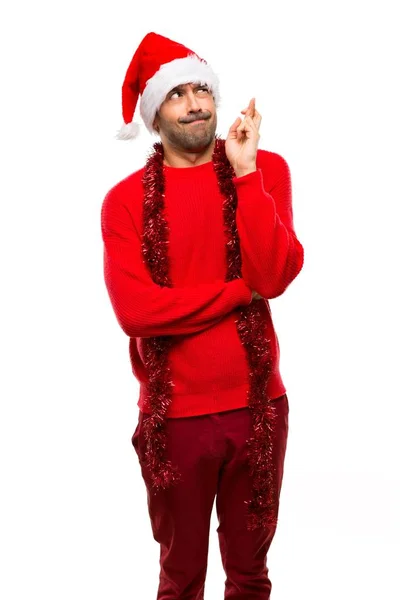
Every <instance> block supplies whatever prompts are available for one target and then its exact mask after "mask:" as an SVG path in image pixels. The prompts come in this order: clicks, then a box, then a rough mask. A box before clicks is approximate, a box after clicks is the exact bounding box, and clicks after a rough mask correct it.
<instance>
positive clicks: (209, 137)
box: [160, 116, 217, 152]
mask: <svg viewBox="0 0 414 600" xmlns="http://www.w3.org/2000/svg"><path fill="white" fill-rule="evenodd" d="M160 126H161V129H162V132H163V134H164V135H165V137H166V138H167V140H168V141H169V143H170V144H171V145H172V146H174V147H175V148H179V149H181V150H186V151H187V152H191V151H194V152H196V151H199V150H203V149H204V148H207V147H208V146H210V144H211V143H212V141H213V140H214V136H215V133H216V128H217V117H216V116H214V117H213V116H211V117H210V118H209V119H207V120H206V122H205V123H201V124H200V125H192V124H191V123H180V124H179V125H178V126H177V125H176V124H175V123H174V124H170V123H168V122H167V121H161V122H160Z"/></svg>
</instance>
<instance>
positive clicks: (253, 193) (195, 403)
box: [101, 32, 304, 600]
mask: <svg viewBox="0 0 414 600" xmlns="http://www.w3.org/2000/svg"><path fill="white" fill-rule="evenodd" d="M139 96H141V102H140V113H141V116H142V118H143V121H144V123H145V125H146V127H147V129H148V130H149V131H150V132H151V133H158V134H159V136H160V138H161V142H157V143H155V144H154V147H153V152H152V154H151V155H150V156H149V157H148V159H147V162H146V165H145V167H143V168H142V169H140V170H139V171H137V172H135V173H133V174H131V175H129V176H128V177H126V178H125V179H123V180H122V181H120V182H119V183H117V184H116V185H115V186H114V187H113V188H112V189H111V190H110V191H109V192H108V194H107V195H106V197H105V199H104V202H103V206H102V214H101V222H102V235H103V241H104V275H105V283H106V286H107V289H108V293H109V297H110V299H111V303H112V306H113V309H114V312H115V315H116V317H117V320H118V322H119V324H120V326H121V327H122V329H123V331H124V332H125V333H126V334H127V335H128V336H129V351H130V359H131V364H132V369H133V373H134V375H135V377H136V378H137V380H138V381H139V383H140V395H139V400H138V407H139V417H138V425H137V427H136V429H135V432H134V434H133V436H132V443H133V445H134V448H135V450H136V453H137V455H138V460H139V463H140V466H141V472H142V476H143V479H144V481H145V484H146V487H147V493H148V509H149V516H150V519H151V526H152V530H153V534H154V539H155V540H156V541H157V542H158V543H159V544H160V551H161V553H160V567H161V569H160V584H159V589H158V596H157V598H158V599H167V598H168V599H172V598H174V599H175V598H176V599H177V600H178V599H184V598H185V599H198V600H201V599H202V598H203V593H204V583H205V575H206V569H207V554H208V542H209V540H208V536H209V528H210V517H211V510H212V506H213V502H214V499H215V498H216V507H217V516H218V520H219V527H218V529H217V531H218V534H219V543H220V551H221V556H222V561H223V567H224V570H225V573H226V575H227V579H226V584H225V594H226V595H225V597H226V598H227V597H228V598H232V599H233V600H235V599H236V598H237V599H240V600H241V599H247V598H249V599H250V598H255V599H257V600H259V599H260V600H264V599H268V598H269V595H270V590H271V582H270V580H269V578H268V569H267V566H266V556H267V551H268V549H269V546H270V543H271V541H272V539H273V537H274V534H275V531H276V524H277V518H278V508H279V496H280V491H281V484H282V477H283V465H284V458H285V451H286V444H287V434H288V412H289V404H288V399H287V395H286V389H285V386H284V384H283V381H282V378H281V375H280V372H279V357H280V353H279V343H278V340H277V336H276V333H275V331H274V327H273V323H272V318H271V312H270V305H269V301H268V300H269V299H270V298H276V297H277V296H279V295H281V294H282V293H283V292H284V290H285V289H286V288H287V286H288V285H289V284H290V283H291V282H292V281H293V280H294V279H295V277H296V276H297V275H298V273H299V272H300V270H301V268H302V265H303V257H304V253H303V247H302V245H301V244H300V242H299V241H298V239H297V237H296V234H295V231H294V227H293V213H292V204H291V183H290V174H289V168H288V166H287V163H286V161H285V160H284V159H283V158H282V157H281V156H280V155H278V154H276V153H273V152H270V151H265V150H259V149H258V142H259V137H260V134H259V128H260V124H261V120H262V118H261V115H260V113H259V112H258V111H257V109H256V105H255V99H254V98H252V99H251V100H250V102H249V105H248V106H247V107H246V108H245V109H244V110H242V111H241V112H242V114H243V115H244V119H243V120H242V119H241V118H240V117H238V118H237V119H236V120H235V121H234V123H233V124H232V126H231V127H230V129H229V132H228V135H227V138H226V140H222V139H221V138H219V136H217V135H216V126H217V108H218V106H219V100H220V95H219V83H218V79H217V77H216V75H215V74H214V72H213V71H212V69H211V67H210V66H209V65H208V64H207V63H206V61H205V60H204V59H201V58H200V57H198V55H196V54H195V53H194V52H192V51H190V50H189V49H188V48H186V47H185V46H183V45H181V44H178V43H177V42H174V41H172V40H170V39H168V38H165V37H163V36H160V35H158V34H156V33H154V32H151V33H149V34H148V35H147V36H145V38H144V39H143V40H142V42H141V44H140V45H139V47H138V49H137V51H136V52H135V54H134V56H133V58H132V61H131V63H130V65H129V67H128V70H127V73H126V76H125V80H124V83H123V88H122V107H123V117H124V125H123V127H122V128H121V130H120V131H119V133H118V137H119V138H120V139H132V138H133V137H135V136H136V135H137V133H138V126H137V124H136V123H134V122H133V121H132V119H133V115H134V110H135V107H136V104H137V101H138V97H139Z"/></svg>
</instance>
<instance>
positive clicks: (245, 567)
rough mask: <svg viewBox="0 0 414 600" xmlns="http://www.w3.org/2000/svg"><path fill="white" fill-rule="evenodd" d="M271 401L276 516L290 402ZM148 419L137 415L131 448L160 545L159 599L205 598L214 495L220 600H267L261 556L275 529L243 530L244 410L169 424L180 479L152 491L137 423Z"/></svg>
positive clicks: (246, 494)
mask: <svg viewBox="0 0 414 600" xmlns="http://www.w3.org/2000/svg"><path fill="white" fill-rule="evenodd" d="M272 402H275V403H277V405H278V407H280V408H279V410H278V412H279V413H280V416H279V417H278V418H277V426H276V430H275V439H274V444H273V447H274V454H273V456H274V462H275V469H276V478H275V485H276V488H277V489H276V498H277V512H278V510H279V497H280V491H281V486H282V478H283V465H284V459H285V452H286V445H287V437H288V413H289V402H288V398H287V395H286V394H284V395H283V396H280V397H279V398H275V399H273V400H272ZM148 416H149V415H147V414H146V413H143V412H141V411H140V412H139V418H138V425H137V427H136V429H135V432H134V434H133V436H132V444H133V446H134V448H135V451H136V453H137V455H138V459H139V463H140V466H141V473H142V476H143V479H144V481H145V485H146V488H147V498H148V510H149V516H150V520H151V527H152V531H153V536H154V539H155V540H156V541H157V542H158V543H159V544H160V567H161V569H160V582H159V588H158V595H157V600H203V598H204V585H205V578H206V572H207V557H208V545H209V533H210V517H211V512H212V508H213V503H214V499H215V498H216V510H217V517H218V522H219V527H218V528H217V533H218V538H219V547H220V553H221V559H222V563H223V568H224V572H225V574H226V581H225V594H224V598H225V600H230V599H232V600H268V599H269V598H270V592H271V588H272V584H271V581H270V579H269V577H268V567H267V552H268V550H269V547H270V544H271V542H272V540H273V537H274V535H275V530H276V527H271V528H265V529H256V530H254V531H249V530H247V527H246V522H247V521H246V517H247V513H246V504H245V502H244V501H245V500H249V499H250V498H251V497H252V496H251V477H250V475H249V470H248V463H247V444H246V441H247V440H248V438H249V437H250V435H251V430H250V425H251V411H250V409H249V408H248V407H246V408H239V409H236V410H229V411H225V412H219V413H213V414H207V415H200V416H195V417H183V418H174V419H167V440H168V442H167V443H168V445H167V450H168V458H169V459H170V460H171V461H172V463H173V464H175V465H177V466H178V468H179V471H180V473H181V475H182V480H181V481H180V482H178V484H177V485H175V486H172V487H171V488H170V489H168V490H161V491H158V492H157V493H156V494H154V492H153V490H152V487H151V485H150V478H149V474H148V472H147V469H146V467H145V465H144V463H143V460H142V459H143V449H144V440H143V435H142V423H143V421H144V420H145V419H147V418H148Z"/></svg>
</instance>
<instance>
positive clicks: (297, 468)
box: [0, 0, 414, 600]
mask: <svg viewBox="0 0 414 600" xmlns="http://www.w3.org/2000/svg"><path fill="white" fill-rule="evenodd" d="M409 5H410V3H409V2H408V1H407V2H402V1H401V0H400V1H395V2H393V3H391V2H381V1H377V2H368V1H366V0H365V1H363V0H358V1H356V0H348V1H347V2H333V1H332V0H331V1H321V0H315V1H313V2H305V1H298V0H288V1H287V0H285V1H283V2H272V3H271V2H264V1H258V0H256V1H255V2H243V1H238V2H205V3H196V2H193V3H185V2H173V1H169V2H160V1H158V2H157V3H148V4H147V3H144V2H136V1H135V2H131V1H130V2H127V1H125V0H124V1H122V0H119V1H118V2H104V1H102V2H99V3H98V2H91V1H86V0H83V1H82V2H80V1H77V2H75V1H72V2H67V3H57V2H53V3H52V2H45V1H42V0H38V1H37V2H35V3H28V2H16V3H14V4H13V5H11V4H9V6H8V7H7V8H2V15H1V18H0V22H1V26H0V27H1V31H0V33H1V35H0V43H1V57H2V58H1V63H2V80H3V86H2V92H1V111H0V119H1V123H0V125H1V153H2V168H1V199H2V202H1V236H0V237H1V240H0V241H1V271H2V274H1V281H2V293H1V312H0V315H1V352H2V361H1V365H2V366H1V390H0V393H1V415H0V417H1V418H0V444H1V447H0V451H1V473H0V478H1V479H0V481H1V512H0V515H1V516H0V518H1V531H0V540H1V542H0V544H1V545H0V551H1V554H2V556H1V559H0V561H1V562H0V564H1V571H2V574H1V577H0V595H1V597H2V598H4V599H5V600H23V599H26V598H42V600H69V599H70V600H73V599H75V598H76V599H77V600H91V599H95V598H99V599H100V600H106V599H108V600H109V599H110V600H115V599H116V600H121V599H122V600H124V599H127V598H140V599H141V598H142V599H143V600H149V599H150V598H154V599H155V597H156V590H157V585H158V575H159V563H158V561H159V546H158V544H157V542H155V540H154V539H153V538H152V534H151V528H150V521H149V516H148V512H147V505H146V491H145V486H144V482H143V480H142V478H141V473H140V469H139V466H138V462H137V457H136V454H135V451H134V449H133V447H132V444H131V441H130V438H131V436H132V434H133V431H134V429H135V426H136V421H137V417H138V409H137V406H136V402H137V399H138V391H139V390H138V383H137V381H136V380H135V379H134V377H133V375H132V371H131V367H130V363H129V356H128V338H127V337H126V336H125V334H124V333H123V332H122V330H121V329H120V327H119V325H118V324H117V322H116V319H115V316H114V313H113V311H112V308H111V306H110V303H109V298H108V296H107V292H106V289H105V286H104V281H103V263H102V260H103V247H102V240H101V232H100V210H101V205H102V201H103V197H104V195H105V194H106V192H107V191H108V190H109V188H110V187H112V185H114V184H115V183H116V182H117V181H119V180H120V179H121V178H123V177H125V176H126V175H128V174H130V173H132V172H133V171H135V170H138V169H139V168H141V167H142V166H143V164H144V161H145V157H146V154H147V152H148V151H149V149H150V146H151V144H152V143H153V142H154V141H155V140H156V139H157V138H153V137H152V138H151V136H150V135H149V134H148V132H147V131H146V129H145V127H144V126H142V128H141V137H140V139H138V140H136V141H134V142H123V141H118V140H115V139H114V135H115V133H116V131H117V130H118V128H119V127H120V125H121V124H122V117H121V86H122V81H123V78H124V75H125V71H126V68H127V66H128V64H129V62H130V60H131V58H132V55H133V53H134V52H135V50H136V48H137V46H138V45H139V43H140V41H141V39H142V38H143V37H144V35H145V34H146V33H148V32H149V31H155V32H157V33H160V34H162V35H165V36H167V37H170V38H171V39H174V40H176V41H179V42H180V43H183V44H184V45H186V46H187V47H189V48H191V49H193V50H194V51H195V52H197V53H198V54H199V55H201V56H202V57H204V58H206V59H207V60H208V62H209V63H210V64H211V65H212V67H213V68H214V69H215V70H216V72H217V73H218V75H219V77H220V80H221V93H222V98H223V102H222V108H221V110H220V112H219V121H218V129H217V132H218V133H220V134H221V135H222V136H223V137H226V135H227V132H228V128H229V127H230V125H231V123H232V122H233V121H234V119H235V118H236V117H237V116H241V115H240V111H241V110H242V109H243V108H245V107H246V106H247V104H248V101H249V100H250V98H251V97H253V96H254V97H256V105H257V109H258V110H259V112H261V114H262V125H261V138H260V147H261V148H264V149H269V150H272V151H274V152H278V153H279V154H281V155H282V156H283V157H284V158H285V159H286V160H287V162H288V164H289V166H290V169H291V175H292V190H293V213H294V223H295V229H296V233H297V235H298V238H299V239H300V241H301V242H302V244H303V246H304V248H305V265H304V268H303V270H302V272H301V273H300V274H299V276H298V278H297V279H296V280H295V281H294V282H293V283H292V284H291V286H290V287H289V288H288V289H287V291H286V292H285V293H284V294H283V296H282V297H279V298H276V299H273V300H272V301H271V307H272V313H273V316H274V324H275V329H276V332H277V335H278V337H279V342H280V346H281V371H282V377H283V380H284V383H285V385H286V388H287V392H288V397H289V402H290V431H289V441H288V450H287V454H286V460H285V476H284V483H283V490H282V495H281V506H280V521H279V525H278V530H277V533H276V536H275V539H274V542H273V544H272V546H271V549H270V551H269V555H268V566H269V576H270V578H271V580H272V584H273V591H272V597H274V599H275V600H276V598H278V599H283V600H293V599H295V600H296V599H298V598H315V599H316V598H317V599H318V600H325V599H326V600H328V599H329V600H332V599H333V598H334V599H335V600H345V599H346V600H348V599H349V598H352V599H353V600H362V599H364V600H365V599H367V598H368V599H369V598H375V599H376V600H380V599H387V600H388V599H390V598H393V599H396V600H406V599H407V600H409V599H410V598H413V597H414V596H413V595H414V591H413V584H412V577H410V573H409V570H410V568H411V567H412V559H413V552H412V545H413V542H412V532H413V527H412V525H413V517H412V505H413V493H412V484H413V481H412V472H413V467H412V455H413V442H412V429H413V425H412V410H411V407H412V403H413V400H414V393H413V391H414V390H413V383H412V374H413V368H412V363H413V358H414V356H413V342H412V335H413V333H414V331H413V329H414V328H413V319H412V306H413V305H414V302H413V294H412V275H413V267H412V262H413V250H412V230H413V226H412V223H413V221H412V205H413V200H414V195H413V191H414V184H413V164H414V161H413V158H414V156H413V133H414V127H413V106H414V97H413V89H412V69H413V68H412V56H413V50H414V48H413V36H412V20H411V19H410V18H409V16H408V9H409ZM11 6H12V7H11ZM144 6H147V8H144ZM136 120H138V121H139V122H142V121H141V119H140V118H139V111H138V110H137V111H136ZM217 526H218V523H217V521H216V514H215V507H214V509H213V513H212V520H211V540H210V550H209V567H208V573H207V583H206V593H205V598H206V600H213V599H214V600H218V599H219V598H223V594H224V579H225V575H224V572H223V569H222V566H221V562H220V555H219V549H218V540H217V534H216V527H217ZM411 574H412V573H411Z"/></svg>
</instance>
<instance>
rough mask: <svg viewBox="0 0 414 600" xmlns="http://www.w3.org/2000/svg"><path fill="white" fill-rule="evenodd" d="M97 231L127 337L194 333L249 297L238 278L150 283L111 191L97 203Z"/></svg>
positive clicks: (136, 239) (126, 216) (124, 212)
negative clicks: (184, 283)
mask: <svg viewBox="0 0 414 600" xmlns="http://www.w3.org/2000/svg"><path fill="white" fill-rule="evenodd" d="M101 231H102V239H103V246H104V257H103V263H104V280H105V285H106V288H107V291H108V294H109V298H110V301H111V304H112V307H113V310H114V312H115V316H116V318H117V321H118V323H119V325H120V326H121V328H122V330H123V331H124V332H125V333H126V334H127V335H128V336H129V337H142V338H145V337H151V336H163V335H180V334H181V335H184V334H191V333H196V332H199V331H202V330H203V329H206V328H208V327H210V326H212V325H215V324H216V323H218V322H219V321H220V320H221V319H222V318H223V316H224V315H226V314H228V313H229V312H231V311H232V310H234V309H235V308H236V307H237V306H239V305H243V306H247V305H248V304H250V302H251V300H252V290H251V289H250V288H249V287H248V285H247V284H246V283H245V281H244V280H243V279H242V278H240V279H234V280H232V281H229V282H224V281H223V280H221V279H220V280H217V281H215V282H212V283H203V284H198V285H194V286H192V287H190V286H188V287H187V286H186V287H172V288H170V287H166V286H161V285H158V284H156V283H154V281H153V280H152V278H151V276H150V272H149V270H148V268H147V266H146V265H145V263H144V260H143V257H142V251H141V237H140V235H139V233H138V231H137V229H136V227H135V225H134V222H133V219H132V217H131V215H130V212H129V210H128V208H127V206H125V205H124V204H122V202H120V201H119V198H118V197H117V196H116V194H115V192H114V189H112V190H110V191H109V192H108V194H107V195H106V196H105V199H104V201H103V204H102V210H101Z"/></svg>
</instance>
